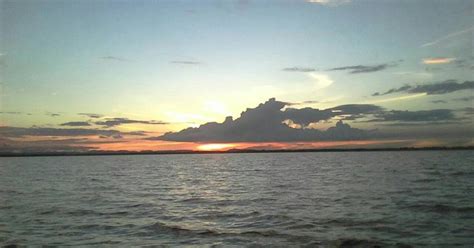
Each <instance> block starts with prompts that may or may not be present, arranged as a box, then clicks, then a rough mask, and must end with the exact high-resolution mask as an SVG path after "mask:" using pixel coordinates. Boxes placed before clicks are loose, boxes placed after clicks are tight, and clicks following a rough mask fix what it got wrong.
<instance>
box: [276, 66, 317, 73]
mask: <svg viewBox="0 0 474 248" xmlns="http://www.w3.org/2000/svg"><path fill="white" fill-rule="evenodd" d="M282 70H283V71H291V72H313V71H316V69H314V68H310V67H298V66H295V67H287V68H283V69H282Z"/></svg>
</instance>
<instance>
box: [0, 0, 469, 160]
mask: <svg viewBox="0 0 474 248" xmlns="http://www.w3.org/2000/svg"><path fill="white" fill-rule="evenodd" d="M473 9H474V2H473V1H471V0H465V1H457V0H450V1H441V0H440V1H437V0H434V1H433V0H424V1H423V0H417V1H411V0H406V1H388V0H387V1H376V0H371V1H362V0H361V1H358V0H352V1H351V0H308V1H305V0H285V1H278V0H274V1H263V0H262V1H260V0H259V1H257V0H247V1H245V0H241V1H217V0H216V1H207V0H203V1H192V0H188V1H171V0H169V1H119V0H100V1H92V0H81V1H79V0H78V1H28V0H26V1H9V0H4V1H0V18H1V19H0V25H1V26H0V152H20V153H21V152H31V151H40V152H41V151H87V150H133V151H136V150H178V149H191V150H222V149H233V148H255V149H299V148H334V147H405V146H465V145H474V125H473V124H474V123H473V121H474V119H473V117H474V78H473V75H474V64H473V62H474V55H473V54H474V53H473V51H474V50H473V44H474V43H473V38H474V35H473V33H474V15H473V14H472V13H473ZM227 116H231V117H232V118H227V119H226V117H227ZM213 122H217V123H213Z"/></svg>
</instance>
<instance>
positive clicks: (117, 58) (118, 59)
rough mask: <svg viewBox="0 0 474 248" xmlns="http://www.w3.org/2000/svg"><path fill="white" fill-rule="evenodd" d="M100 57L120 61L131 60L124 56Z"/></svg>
mask: <svg viewBox="0 0 474 248" xmlns="http://www.w3.org/2000/svg"><path fill="white" fill-rule="evenodd" d="M100 59H103V60H113V61H120V62H129V61H130V60H129V59H126V58H122V57H116V56H104V57H100Z"/></svg>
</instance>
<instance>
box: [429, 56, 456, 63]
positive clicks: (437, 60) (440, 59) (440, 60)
mask: <svg viewBox="0 0 474 248" xmlns="http://www.w3.org/2000/svg"><path fill="white" fill-rule="evenodd" d="M454 60H456V59H455V58H445V57H437V58H426V59H423V64H425V65H438V64H448V63H451V62H453V61H454Z"/></svg>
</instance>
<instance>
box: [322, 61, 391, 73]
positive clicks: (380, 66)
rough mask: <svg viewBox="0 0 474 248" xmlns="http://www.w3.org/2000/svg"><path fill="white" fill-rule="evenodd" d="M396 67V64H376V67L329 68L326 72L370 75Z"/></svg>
mask: <svg viewBox="0 0 474 248" xmlns="http://www.w3.org/2000/svg"><path fill="white" fill-rule="evenodd" d="M397 65H398V63H396V62H393V63H385V64H378V65H352V66H343V67H336V68H331V69H328V71H349V73H350V74H358V73H370V72H377V71H382V70H385V69H387V68H390V67H395V66H397Z"/></svg>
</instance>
